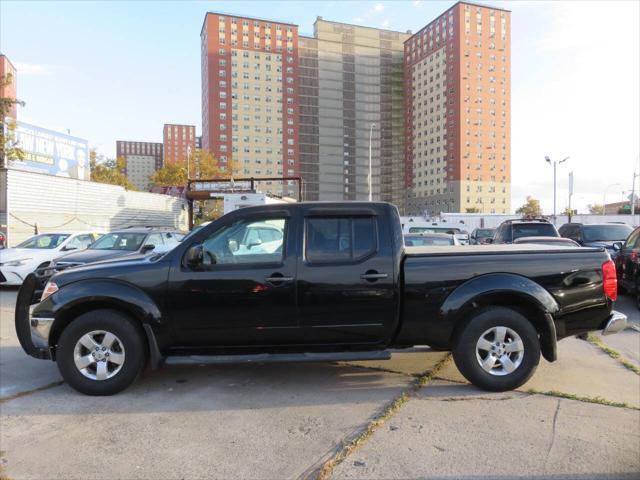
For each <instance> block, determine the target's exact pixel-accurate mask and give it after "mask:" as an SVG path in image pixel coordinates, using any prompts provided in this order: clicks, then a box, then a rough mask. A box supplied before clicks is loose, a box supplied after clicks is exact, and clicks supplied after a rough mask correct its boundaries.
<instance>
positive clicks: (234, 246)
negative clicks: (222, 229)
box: [227, 238, 238, 253]
mask: <svg viewBox="0 0 640 480" xmlns="http://www.w3.org/2000/svg"><path fill="white" fill-rule="evenodd" d="M227 245H229V250H230V251H231V253H235V252H237V251H238V241H237V240H234V239H233V238H232V239H231V240H229V242H228V243H227Z"/></svg>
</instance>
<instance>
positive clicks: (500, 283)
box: [440, 273, 560, 319]
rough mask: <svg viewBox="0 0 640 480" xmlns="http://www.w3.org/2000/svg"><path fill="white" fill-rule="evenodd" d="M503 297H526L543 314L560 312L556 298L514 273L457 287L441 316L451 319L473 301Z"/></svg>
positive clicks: (475, 280)
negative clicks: (494, 295)
mask: <svg viewBox="0 0 640 480" xmlns="http://www.w3.org/2000/svg"><path fill="white" fill-rule="evenodd" d="M500 293H505V294H510V295H514V294H515V295H518V296H520V297H524V298H526V299H528V300H530V301H532V302H533V303H534V304H535V305H537V307H538V309H539V310H540V311H541V313H550V314H555V313H556V312H557V311H558V310H559V309H560V306H559V305H558V302H556V300H555V298H553V296H552V295H551V294H550V293H549V292H548V291H547V290H545V289H544V288H543V287H541V286H540V285H538V284H537V283H536V282H534V281H533V280H530V279H529V278H527V277H523V276H521V275H515V274H513V273H490V274H487V275H480V276H478V277H474V278H472V279H471V280H468V281H466V282H465V283H463V284H462V285H460V286H459V287H457V288H456V289H455V290H454V291H453V292H451V294H450V295H449V296H448V297H447V299H446V300H445V301H444V303H443V304H442V307H441V309H440V314H441V315H442V316H443V317H445V318H448V319H451V318H453V317H456V316H457V315H458V313H459V312H461V311H462V310H464V308H465V307H466V306H468V305H469V304H470V303H472V302H473V300H474V299H476V298H478V297H481V296H486V295H490V294H500Z"/></svg>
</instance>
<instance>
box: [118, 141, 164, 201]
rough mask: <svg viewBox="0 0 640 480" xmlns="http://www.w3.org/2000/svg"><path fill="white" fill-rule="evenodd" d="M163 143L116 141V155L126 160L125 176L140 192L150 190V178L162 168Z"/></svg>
mask: <svg viewBox="0 0 640 480" xmlns="http://www.w3.org/2000/svg"><path fill="white" fill-rule="evenodd" d="M163 149H164V146H163V144H162V143H155V142H133V141H128V140H117V141H116V155H117V157H118V158H124V160H125V172H124V173H125V175H126V176H127V178H128V179H129V181H131V183H133V184H134V185H135V186H136V187H138V188H139V189H140V190H143V191H144V190H149V189H150V188H151V180H150V179H149V177H150V176H151V175H153V173H154V172H155V171H156V170H159V169H161V168H162V165H163V163H162V159H163Z"/></svg>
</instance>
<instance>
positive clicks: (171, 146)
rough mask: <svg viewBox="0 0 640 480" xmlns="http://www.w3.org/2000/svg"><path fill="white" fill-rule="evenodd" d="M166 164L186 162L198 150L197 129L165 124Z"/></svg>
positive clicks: (163, 132) (163, 138) (191, 126)
mask: <svg viewBox="0 0 640 480" xmlns="http://www.w3.org/2000/svg"><path fill="white" fill-rule="evenodd" d="M162 140H163V145H164V163H165V164H169V163H177V162H186V161H187V156H188V155H193V153H194V152H195V149H196V127H194V126H193V125H174V124H165V125H164V129H163V131H162Z"/></svg>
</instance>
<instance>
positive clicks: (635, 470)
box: [0, 289, 640, 480]
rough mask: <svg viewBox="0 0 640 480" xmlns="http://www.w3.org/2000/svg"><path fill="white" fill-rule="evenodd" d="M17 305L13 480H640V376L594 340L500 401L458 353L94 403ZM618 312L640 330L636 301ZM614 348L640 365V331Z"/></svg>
mask: <svg viewBox="0 0 640 480" xmlns="http://www.w3.org/2000/svg"><path fill="white" fill-rule="evenodd" d="M15 295H16V291H15V290H5V289H3V290H0V462H1V463H0V465H4V470H5V471H6V474H7V475H8V476H9V478H15V479H23V478H25V479H26V478H49V479H50V478H65V479H72V478H94V479H103V478H104V479H109V480H113V479H119V478H127V479H138V478H140V479H143V478H145V479H146V478H163V479H164V478H166V479H181V478H187V479H190V478H256V479H258V478H259V479H273V478H317V477H318V476H320V477H322V478H362V479H372V478H376V479H377V478H380V479H386V478H417V477H421V478H449V479H453V478H484V479H489V478H491V479H493V478H513V477H514V476H524V477H527V478H554V479H557V478H575V479H581V480H582V479H588V478H593V479H602V478H639V477H640V410H638V409H639V408H640V376H638V375H637V374H636V373H634V372H633V371H631V370H630V369H628V368H625V367H624V366H623V365H622V364H621V362H620V361H619V360H617V359H614V358H611V357H610V356H608V355H607V354H605V353H604V352H603V351H602V350H601V349H600V348H599V347H597V346H596V345H593V344H591V343H588V342H585V341H582V340H577V339H566V340H563V341H562V342H560V344H559V357H560V360H559V361H558V362H555V363H553V364H549V363H547V362H545V361H542V363H541V365H540V368H539V369H538V372H537V373H536V375H535V376H534V378H533V379H532V380H531V381H530V382H529V383H528V384H527V385H525V386H524V387H523V388H522V389H521V390H520V391H518V392H509V393H502V394H488V393H487V392H483V391H480V390H478V389H476V388H475V387H473V386H471V385H468V384H467V383H466V382H464V380H463V379H462V378H461V376H460V374H459V373H458V372H457V370H456V369H455V366H454V365H453V363H452V362H450V361H449V362H446V361H445V360H446V359H447V354H445V353H425V352H415V353H397V354H394V355H393V358H392V360H390V361H387V362H357V363H352V364H350V363H313V364H309V363H297V364H295V363H294V364H261V365H226V366H206V367H204V366H203V367H167V368H164V369H162V370H160V371H157V372H147V373H146V374H145V375H144V376H143V377H142V378H141V379H140V380H139V381H138V382H137V383H136V384H134V386H133V387H132V388H130V389H128V390H127V391H125V392H124V393H122V394H119V395H116V396H114V397H107V398H91V397H85V396H82V395H80V394H77V393H76V392H74V391H73V390H71V388H69V387H68V386H67V385H65V384H63V383H62V382H61V379H60V376H59V374H58V372H57V369H56V368H55V365H54V364H53V363H51V362H45V361H39V360H35V359H32V358H30V357H28V356H26V355H25V354H24V353H23V352H22V350H21V349H20V347H19V344H18V341H17V338H16V336H15V332H14V326H13V307H14V303H15ZM616 308H618V309H620V310H622V311H624V312H625V313H627V314H628V315H629V316H630V318H631V320H632V321H633V322H635V323H636V324H638V320H639V315H638V311H637V310H636V308H635V305H634V304H633V302H631V301H630V300H629V299H626V298H624V297H623V298H622V299H621V300H620V301H619V302H618V306H617V307H616ZM603 339H604V341H605V342H606V343H607V345H608V346H609V347H611V348H614V349H615V350H617V351H618V352H620V353H621V354H622V355H623V357H624V358H625V359H627V360H628V361H629V362H631V363H635V364H640V332H638V331H637V330H631V329H630V330H626V331H625V332H622V333H621V334H619V335H614V336H610V337H603ZM443 361H444V364H443V365H441V368H440V369H439V370H438V371H437V372H435V374H434V375H433V378H432V377H431V376H427V377H422V382H423V383H424V385H422V386H420V385H418V383H417V381H418V376H419V375H421V374H423V373H424V372H425V371H428V370H430V369H433V368H434V366H436V365H439V364H441V363H443ZM532 389H533V390H535V391H536V392H540V393H531V392H530V391H531V390H532ZM552 391H554V392H555V393H553V394H552V395H550V394H549V392H552ZM543 392H544V393H547V394H545V395H543V394H542V393H543ZM562 397H564V398H562ZM569 397H572V398H579V399H578V400H576V399H571V398H569ZM593 402H597V403H593ZM598 403H600V404H598ZM612 403H624V404H625V406H622V407H621V406H611V404H612ZM354 439H358V440H357V441H355V442H354Z"/></svg>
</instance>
